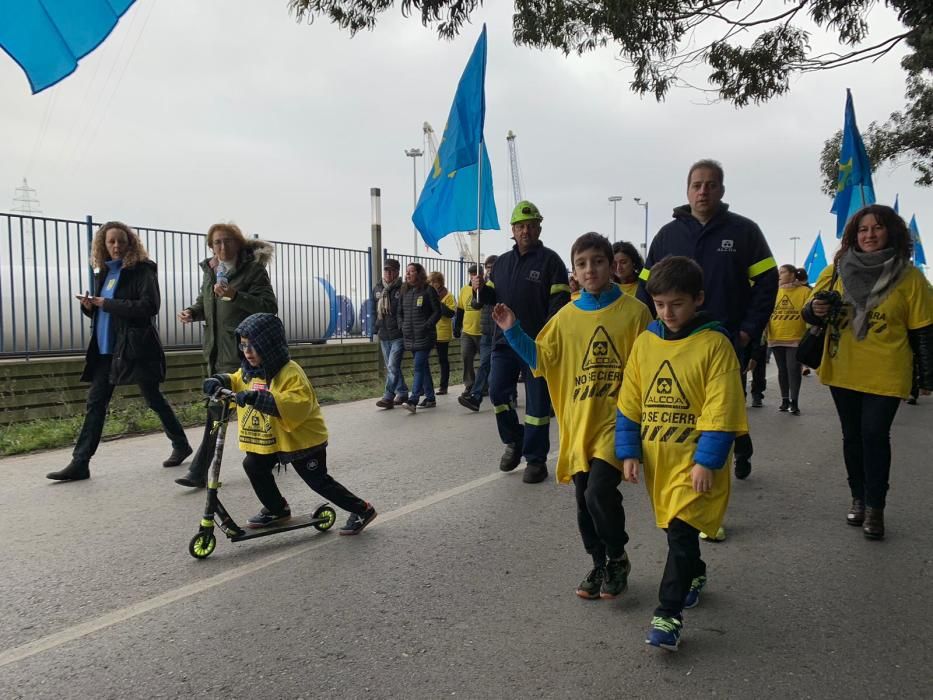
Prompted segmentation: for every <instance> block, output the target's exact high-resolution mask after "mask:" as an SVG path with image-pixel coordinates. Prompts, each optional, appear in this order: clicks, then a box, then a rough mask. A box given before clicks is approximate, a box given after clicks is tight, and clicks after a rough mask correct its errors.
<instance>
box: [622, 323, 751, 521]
mask: <svg viewBox="0 0 933 700" xmlns="http://www.w3.org/2000/svg"><path fill="white" fill-rule="evenodd" d="M619 410H620V411H621V412H622V414H623V415H624V416H625V417H626V418H628V419H629V420H631V421H634V422H635V423H638V424H639V425H641V449H642V462H643V463H644V465H645V469H644V476H645V485H646V486H647V488H648V495H649V497H650V498H651V505H652V507H653V508H654V515H655V521H656V523H657V525H658V527H660V528H666V527H667V526H668V524H669V523H670V522H671V520H673V519H674V518H679V519H680V520H683V521H684V522H687V523H689V524H690V525H692V526H693V527H695V528H697V529H698V530H700V531H701V532H705V533H706V534H707V535H710V536H713V535H715V534H716V531H717V530H719V528H720V526H721V525H722V521H723V517H724V516H725V513H726V506H727V505H728V504H729V489H730V486H731V484H730V476H731V471H730V469H729V463H728V462H729V460H727V462H726V465H725V466H724V467H722V469H717V470H714V471H713V488H712V489H711V490H710V491H709V492H707V493H697V492H696V491H694V490H693V482H692V479H691V476H690V472H691V470H692V469H693V465H694V461H693V455H694V452H695V451H696V441H697V440H698V439H699V436H700V433H701V432H703V431H705V430H710V431H724V432H733V433H746V432H748V423H747V421H746V417H745V397H744V395H743V393H742V382H741V378H740V375H739V362H738V359H737V358H736V355H735V350H734V349H733V347H732V343H731V342H730V341H729V339H728V338H727V337H726V336H725V335H723V334H722V333H720V332H719V331H715V330H702V331H699V332H698V333H696V334H695V335H691V336H688V337H686V338H683V339H681V340H662V339H661V338H659V337H658V336H657V335H655V334H654V333H652V332H650V331H649V332H647V333H642V334H641V335H640V336H639V337H638V340H636V341H635V347H634V348H633V349H632V355H631V357H629V362H628V365H627V366H626V368H625V379H624V381H623V383H622V392H621V394H620V395H619Z"/></svg>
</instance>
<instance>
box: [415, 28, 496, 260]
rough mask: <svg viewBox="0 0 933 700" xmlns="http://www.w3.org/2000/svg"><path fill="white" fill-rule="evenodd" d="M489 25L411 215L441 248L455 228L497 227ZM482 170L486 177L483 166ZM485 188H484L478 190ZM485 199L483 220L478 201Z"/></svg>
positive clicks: (423, 234) (434, 245)
mask: <svg viewBox="0 0 933 700" xmlns="http://www.w3.org/2000/svg"><path fill="white" fill-rule="evenodd" d="M485 81H486V26H485V25H483V31H482V33H481V34H480V36H479V39H478V40H477V41H476V46H475V47H474V48H473V54H472V55H471V56H470V60H469V61H468V62H467V65H466V68H464V70H463V75H462V76H460V84H459V85H458V86H457V92H456V94H455V95H454V102H453V104H452V105H451V107H450V115H449V116H448V117H447V124H446V125H445V126H444V134H443V136H442V137H441V145H440V147H439V148H438V151H437V158H435V160H434V166H433V167H432V168H431V173H430V174H429V175H428V178H427V181H426V182H425V183H424V189H422V190H421V196H420V197H419V198H418V205H417V206H416V207H415V211H414V213H413V214H412V216H411V220H412V222H413V223H414V224H415V228H417V229H418V232H419V233H420V234H421V238H422V239H424V242H425V243H426V244H427V245H428V246H430V247H431V248H432V249H434V250H435V251H437V252H440V251H438V248H437V246H438V242H439V241H440V240H441V239H442V238H443V237H444V236H446V235H447V234H449V233H453V232H454V231H472V230H475V229H476V228H477V224H479V228H481V229H498V228H499V218H498V216H496V202H495V199H494V198H493V190H492V168H491V167H490V165H489V155H488V154H487V153H486V144H485V143H484V142H483V125H484V122H485V120H486V94H485ZM480 168H482V178H479V177H478V176H479V175H480V173H479V169H480ZM480 186H481V191H480V192H478V191H477V188H478V187H480ZM480 197H482V200H481V204H482V207H481V209H482V221H481V222H477V213H478V211H477V200H478V199H479V198H480Z"/></svg>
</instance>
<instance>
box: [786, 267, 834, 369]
mask: <svg viewBox="0 0 933 700" xmlns="http://www.w3.org/2000/svg"><path fill="white" fill-rule="evenodd" d="M835 286H836V269H835V268H833V276H832V279H831V280H830V282H829V289H832V288H833V287H835ZM828 328H829V324H828V323H826V324H824V325H822V326H810V327H809V328H808V329H807V332H806V333H804V334H803V337H802V338H801V339H800V343H798V344H797V352H796V355H795V356H796V358H797V362H799V363H800V364H802V365H806V366H807V367H811V368H813V369H817V368H818V367H819V366H820V362H822V361H823V348H824V346H825V345H826V331H827V329H828Z"/></svg>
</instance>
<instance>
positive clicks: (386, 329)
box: [373, 280, 402, 340]
mask: <svg viewBox="0 0 933 700" xmlns="http://www.w3.org/2000/svg"><path fill="white" fill-rule="evenodd" d="M384 292H385V282H383V281H382V280H380V281H379V283H378V284H377V285H376V286H375V287H373V303H374V305H373V314H374V315H375V324H376V326H375V327H376V334H377V335H378V336H379V340H398V339H399V338H401V337H402V326H401V323H400V321H399V306H400V302H401V300H402V290H401V287H396V288H395V289H394V290H392V292H391V294H392V299H390V300H389V301H390V305H391V311H390V313H389V314H387V315H386V316H383V317H382V318H379V300H380V299H381V298H382V295H383V293H384Z"/></svg>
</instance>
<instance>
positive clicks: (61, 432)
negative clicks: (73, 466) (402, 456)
mask: <svg viewBox="0 0 933 700" xmlns="http://www.w3.org/2000/svg"><path fill="white" fill-rule="evenodd" d="M382 388H383V382H381V381H379V382H368V383H364V384H342V385H337V386H325V387H320V388H317V389H315V392H316V393H317V397H318V401H320V402H321V404H323V405H326V404H333V403H340V402H343V401H358V400H360V399H368V398H376V397H379V396H382ZM173 407H174V409H175V414H176V415H177V416H178V420H180V421H181V424H182V425H184V426H185V427H190V426H193V425H203V423H204V416H205V410H204V401H202V400H199V401H192V402H188V403H178V404H173ZM83 422H84V416H83V415H80V416H70V417H68V418H42V419H40V420H34V421H26V422H23V423H14V424H11V425H0V456H4V457H7V456H10V455H18V454H23V453H25V452H36V451H38V450H51V449H55V448H59V447H67V446H69V445H73V444H74V442H75V439H76V438H77V437H78V433H79V432H81V424H82V423H83ZM161 429H162V425H161V424H160V423H159V418H158V416H156V414H155V413H153V412H152V411H150V410H149V409H148V408H146V406H145V405H144V404H143V403H141V402H132V403H128V404H123V405H121V406H119V407H117V408H111V409H110V411H109V412H108V414H107V422H106V423H104V440H107V439H116V438H120V437H125V436H127V435H140V434H143V433H151V432H156V431H159V430H161Z"/></svg>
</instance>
